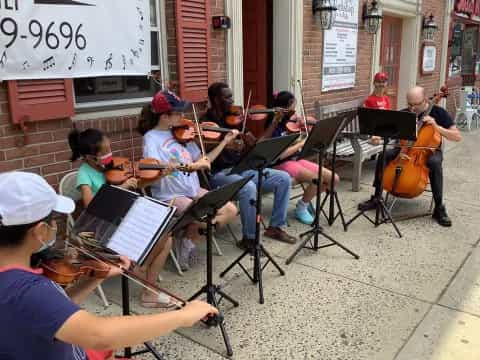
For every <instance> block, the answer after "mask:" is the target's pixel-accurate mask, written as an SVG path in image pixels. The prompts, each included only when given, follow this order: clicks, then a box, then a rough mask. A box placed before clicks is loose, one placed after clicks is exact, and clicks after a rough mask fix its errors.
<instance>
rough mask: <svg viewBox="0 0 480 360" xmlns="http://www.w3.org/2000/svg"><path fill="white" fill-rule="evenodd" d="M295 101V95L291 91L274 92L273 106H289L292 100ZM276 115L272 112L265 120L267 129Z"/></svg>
mask: <svg viewBox="0 0 480 360" xmlns="http://www.w3.org/2000/svg"><path fill="white" fill-rule="evenodd" d="M293 101H295V95H293V94H292V93H291V92H290V91H286V90H284V91H280V92H279V93H275V94H273V101H272V106H271V107H272V108H285V109H286V108H288V107H289V106H290V105H291V104H292V102H293ZM274 117H275V115H274V114H270V115H269V116H268V118H267V121H266V122H265V129H267V128H268V127H269V126H270V124H271V123H272V121H273V118H274Z"/></svg>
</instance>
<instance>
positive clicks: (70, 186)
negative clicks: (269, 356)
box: [58, 171, 110, 307]
mask: <svg viewBox="0 0 480 360" xmlns="http://www.w3.org/2000/svg"><path fill="white" fill-rule="evenodd" d="M77 173H78V171H73V172H71V173H68V174H67V175H65V176H64V177H63V178H62V180H61V181H60V185H59V186H58V188H59V189H58V190H59V193H60V195H63V196H67V197H69V198H70V199H72V200H73V201H79V200H80V199H81V194H80V192H79V191H78V189H77ZM74 225H75V220H74V219H73V216H72V215H71V214H69V215H68V216H67V229H66V235H67V244H68V238H69V236H70V233H71V231H72V229H73V226H74ZM67 246H68V245H67ZM97 291H98V295H99V296H100V298H101V299H102V302H103V304H104V305H105V307H107V306H110V304H109V302H108V300H107V297H106V296H105V293H104V291H103V289H102V286H101V285H98V286H97Z"/></svg>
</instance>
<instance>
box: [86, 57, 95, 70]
mask: <svg viewBox="0 0 480 360" xmlns="http://www.w3.org/2000/svg"><path fill="white" fill-rule="evenodd" d="M87 62H88V63H89V64H90V69H91V68H92V67H93V64H94V63H95V59H94V58H93V56H89V57H87Z"/></svg>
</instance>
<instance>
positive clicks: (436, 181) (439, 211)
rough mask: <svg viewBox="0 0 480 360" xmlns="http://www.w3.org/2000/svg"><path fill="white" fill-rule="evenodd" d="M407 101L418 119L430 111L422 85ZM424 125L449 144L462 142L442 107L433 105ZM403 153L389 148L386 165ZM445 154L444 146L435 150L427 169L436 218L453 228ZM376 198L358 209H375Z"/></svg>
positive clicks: (376, 182)
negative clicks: (445, 189)
mask: <svg viewBox="0 0 480 360" xmlns="http://www.w3.org/2000/svg"><path fill="white" fill-rule="evenodd" d="M407 102H408V109H407V110H409V111H412V112H415V113H416V114H417V118H422V116H423V114H424V112H425V111H426V110H427V109H428V107H429V103H428V100H427V99H426V97H425V89H424V88H422V87H419V86H416V87H414V88H412V89H410V90H409V91H408V93H407ZM423 123H425V124H430V125H432V126H433V127H434V128H435V130H436V131H438V133H439V134H440V135H441V136H442V139H443V138H445V139H447V140H450V141H455V142H458V141H461V140H462V136H461V134H460V131H459V130H458V128H457V127H456V126H455V123H454V122H453V120H452V118H451V116H450V115H449V114H448V112H447V111H446V110H445V109H443V108H441V107H440V106H436V105H434V106H433V108H432V111H431V112H430V114H429V115H426V116H425V117H423ZM399 154H400V148H399V147H396V148H394V149H390V150H388V151H387V152H386V153H385V156H386V163H387V164H388V163H390V162H391V161H392V160H393V159H395V158H396V157H397V156H398V155H399ZM400 156H407V155H405V154H400ZM442 161H443V152H442V147H441V146H440V147H439V148H438V149H436V150H435V151H434V153H433V154H432V155H431V156H430V157H429V159H428V161H427V164H426V165H427V167H428V169H429V170H430V172H429V177H430V185H431V188H432V193H433V200H434V202H435V209H434V211H433V215H432V217H433V219H435V220H436V221H437V222H438V223H439V224H440V225H441V226H451V225H452V221H451V220H450V218H449V217H448V215H447V211H446V209H445V204H444V203H443V168H442ZM381 163H382V159H381V157H379V159H378V160H377V168H376V171H375V180H374V183H373V186H374V187H375V195H377V196H378V195H380V194H381V193H382V191H383V189H381V187H380V180H379V179H380V174H379V173H380V171H381ZM374 197H375V196H372V198H371V199H370V200H368V201H365V202H363V203H360V204H359V205H358V208H359V209H360V210H364V211H365V210H370V209H373V208H375V201H374Z"/></svg>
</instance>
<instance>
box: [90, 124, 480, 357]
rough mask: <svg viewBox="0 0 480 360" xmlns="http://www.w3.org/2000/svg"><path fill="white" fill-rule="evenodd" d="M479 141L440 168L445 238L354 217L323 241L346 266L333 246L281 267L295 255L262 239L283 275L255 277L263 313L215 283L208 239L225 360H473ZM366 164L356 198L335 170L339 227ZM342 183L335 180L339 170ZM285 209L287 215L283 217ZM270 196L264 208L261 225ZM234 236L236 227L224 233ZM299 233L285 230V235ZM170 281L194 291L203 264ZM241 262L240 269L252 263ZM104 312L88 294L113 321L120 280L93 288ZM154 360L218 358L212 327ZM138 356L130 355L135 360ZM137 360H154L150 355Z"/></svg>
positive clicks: (425, 201) (241, 287)
mask: <svg viewBox="0 0 480 360" xmlns="http://www.w3.org/2000/svg"><path fill="white" fill-rule="evenodd" d="M479 142H480V131H478V130H477V131H476V132H472V133H464V141H463V142H462V143H459V144H448V146H447V149H446V153H445V160H444V176H445V199H446V201H445V202H446V206H447V210H448V213H449V215H450V216H451V218H452V220H453V223H454V224H453V227H452V228H442V227H440V226H438V225H437V224H436V223H434V222H433V221H432V219H431V218H427V217H426V218H419V219H415V220H409V221H406V222H401V223H400V224H399V226H400V229H401V231H402V232H403V235H404V236H403V238H398V237H397V236H396V234H395V232H394V231H393V228H392V227H391V226H390V225H382V226H380V227H379V228H374V227H373V226H372V225H371V224H370V223H368V222H367V221H366V220H364V219H359V220H358V221H356V222H355V223H353V224H352V225H351V226H350V228H349V231H348V232H344V231H343V229H342V227H341V225H340V222H339V221H337V222H336V223H335V224H334V226H333V227H326V228H325V230H326V232H327V233H328V234H329V235H331V236H333V237H334V238H335V239H336V240H337V241H339V242H341V243H343V244H344V245H346V246H348V247H350V248H351V249H352V250H353V251H355V252H357V253H358V254H359V255H360V259H359V260H354V259H353V258H352V257H350V256H349V255H348V254H347V253H345V252H343V251H341V250H340V249H339V248H338V247H332V248H328V249H325V250H322V251H320V252H318V253H313V252H311V251H309V250H302V252H300V254H299V255H298V256H297V257H296V258H295V260H294V262H293V263H292V264H290V265H289V266H286V265H285V259H286V258H287V257H288V255H289V254H290V253H291V252H292V251H293V250H294V247H293V246H291V245H287V244H282V243H279V242H275V241H272V240H268V239H265V241H264V244H265V246H266V248H267V249H269V250H270V251H271V253H272V254H274V255H275V257H276V260H278V262H279V263H280V264H281V266H282V267H283V269H284V270H285V271H286V276H283V277H282V276H279V274H278V272H276V271H275V268H274V267H273V266H272V265H271V264H270V265H268V266H267V268H266V271H265V272H264V288H265V304H264V305H260V304H259V303H258V289H257V287H256V286H255V285H253V284H252V283H251V282H250V281H249V280H248V279H247V277H246V276H245V275H244V274H243V273H242V272H241V270H240V268H238V267H237V268H235V269H234V270H232V271H231V272H230V273H229V274H228V275H227V276H226V278H225V279H219V278H218V273H219V272H221V271H222V270H223V269H224V268H225V267H226V266H227V265H228V264H230V263H231V262H232V261H233V260H234V259H235V258H236V256H238V254H240V251H239V250H238V249H237V248H236V247H235V246H234V244H233V240H232V239H231V237H230V236H229V235H228V234H227V233H226V232H225V233H223V232H222V233H220V234H219V235H218V238H219V240H220V241H219V243H220V246H221V248H222V250H223V252H224V256H221V257H220V256H216V257H215V258H214V263H215V281H216V282H217V283H219V284H223V285H224V290H225V292H226V293H227V294H229V295H231V296H232V297H233V298H235V299H236V300H238V301H239V302H240V306H239V307H237V308H231V307H230V306H229V304H227V303H222V305H221V308H222V310H223V311H224V314H225V320H226V327H227V331H228V332H229V335H230V337H231V342H232V345H233V348H234V356H233V359H278V360H280V359H282V360H283V359H299V360H300V359H301V360H303V359H318V360H361V359H362V360H363V359H365V360H374V359H378V360H392V359H396V360H476V359H480V335H479V334H480V249H479V247H478V243H479V241H480V156H479V155H478V152H479V149H480V147H479V146H478V143H479ZM373 166H374V164H373V163H370V164H367V165H366V170H365V171H364V179H363V182H364V183H363V186H362V190H361V192H359V193H352V192H351V191H350V187H351V185H350V183H349V181H348V179H347V178H346V177H347V174H348V172H349V170H350V169H349V168H348V167H347V168H346V169H343V170H345V172H346V174H341V175H344V176H343V181H342V183H341V185H340V189H339V197H340V201H341V203H342V206H343V208H344V212H345V213H346V217H347V218H350V217H352V216H353V215H354V214H355V213H356V205H357V203H358V202H359V201H361V200H364V199H367V198H368V197H369V196H370V192H371V187H370V185H369V184H370V183H371V179H372V174H373ZM341 173H342V172H341ZM430 199H431V198H430V197H429V194H426V195H422V196H421V197H419V198H417V199H414V200H409V201H402V202H401V203H400V204H399V207H398V210H399V211H401V212H407V213H412V212H418V211H422V210H425V209H427V208H428V206H429V205H430ZM293 208H294V202H293V201H292V202H291V206H290V210H291V211H290V212H291V215H292V216H291V218H293ZM270 209H271V197H269V196H267V197H266V201H265V210H266V211H265V212H266V214H267V217H268V215H269V212H270ZM234 227H235V229H236V231H237V232H238V233H239V234H240V231H239V224H235V226H234ZM307 229H308V227H307V226H304V225H302V224H299V223H297V222H296V221H294V220H291V224H290V228H289V231H290V232H292V233H295V234H299V233H301V232H303V231H305V230H307ZM201 259H202V260H201V262H200V263H199V264H198V265H196V267H194V269H192V270H190V271H188V272H187V273H186V274H185V276H184V277H180V276H178V275H177V274H176V273H175V272H174V271H173V270H172V268H171V267H170V265H169V268H168V269H167V270H166V271H165V272H164V273H163V274H162V276H163V278H164V279H163V281H162V282H161V286H162V287H165V288H167V289H170V290H171V291H173V292H175V293H178V294H179V295H182V296H185V297H188V296H190V295H191V294H193V293H194V292H195V291H196V290H197V289H198V288H199V287H200V286H201V285H203V283H204V281H205V266H204V265H205V260H204V256H203V254H202V256H201ZM244 264H245V265H246V266H248V267H251V265H252V261H251V259H248V258H247V259H246V260H245V261H244ZM104 289H105V292H106V294H107V297H108V298H109V300H110V301H111V302H112V305H111V306H110V307H109V308H107V309H104V308H103V306H101V302H100V301H99V299H98V298H97V297H96V296H92V297H90V299H89V302H88V304H87V305H86V306H87V308H89V309H90V310H93V311H95V312H96V313H98V314H101V315H107V314H116V315H119V314H121V308H120V307H119V305H118V304H120V303H121V301H120V282H119V281H118V279H113V280H110V281H108V282H107V283H106V284H105V286H104ZM139 291H140V290H139V288H138V287H136V286H134V285H132V293H133V294H132V309H133V311H134V312H135V313H148V312H149V311H147V309H143V308H141V307H140V306H139V302H138V294H139ZM155 344H156V345H157V346H158V349H159V351H160V352H161V353H162V354H164V357H165V359H182V360H188V359H195V360H203V359H224V358H226V355H225V348H224V345H223V341H222V338H221V335H220V331H219V329H217V328H213V329H204V328H202V327H200V326H199V327H196V328H194V329H183V330H180V331H178V332H177V333H174V334H172V335H169V336H166V337H163V338H160V339H157V340H156V341H155ZM139 358H140V357H139ZM141 358H142V359H153V357H152V356H150V355H148V356H147V355H145V356H144V357H141Z"/></svg>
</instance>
